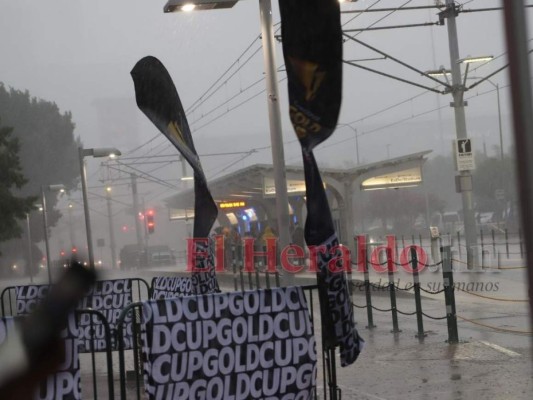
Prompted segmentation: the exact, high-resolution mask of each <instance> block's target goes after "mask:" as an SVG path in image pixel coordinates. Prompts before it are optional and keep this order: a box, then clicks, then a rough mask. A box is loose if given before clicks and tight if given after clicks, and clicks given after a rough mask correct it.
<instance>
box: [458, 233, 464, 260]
mask: <svg viewBox="0 0 533 400" xmlns="http://www.w3.org/2000/svg"><path fill="white" fill-rule="evenodd" d="M457 248H458V249H459V258H461V257H462V256H463V252H462V251H461V232H459V231H457Z"/></svg>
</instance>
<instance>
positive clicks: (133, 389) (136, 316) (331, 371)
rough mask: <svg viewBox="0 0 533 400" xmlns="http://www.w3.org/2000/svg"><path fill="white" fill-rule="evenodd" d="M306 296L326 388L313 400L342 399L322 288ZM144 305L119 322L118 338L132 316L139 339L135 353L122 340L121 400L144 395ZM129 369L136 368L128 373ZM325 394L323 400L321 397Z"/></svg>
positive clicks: (307, 289) (306, 288)
mask: <svg viewBox="0 0 533 400" xmlns="http://www.w3.org/2000/svg"><path fill="white" fill-rule="evenodd" d="M302 288H303V290H304V293H305V295H306V300H307V304H308V309H309V314H310V317H311V322H312V324H313V327H314V334H315V337H316V338H317V340H316V343H317V354H321V355H322V357H321V361H322V373H321V375H322V377H321V378H322V379H321V380H320V378H318V379H317V384H318V382H322V388H320V386H317V388H316V389H315V393H314V396H313V398H314V399H315V400H317V399H319V398H323V399H331V400H338V399H340V398H341V390H340V388H339V387H338V386H337V373H336V358H335V349H325V348H324V347H323V340H322V325H321V320H320V306H319V304H318V301H319V300H318V292H317V289H318V286H317V285H307V286H302ZM142 304H143V303H142V302H138V303H133V304H130V305H129V306H128V307H126V308H124V310H123V311H122V314H121V316H120V317H119V321H118V322H117V335H118V336H120V335H122V334H123V333H122V332H123V326H124V325H123V324H122V323H121V322H123V321H124V320H125V319H126V318H127V317H128V316H131V317H132V319H133V320H134V326H135V327H136V328H135V329H134V331H135V332H136V334H137V337H136V338H135V339H134V340H133V343H134V347H133V349H131V350H124V348H123V346H122V342H121V341H119V342H118V343H119V354H118V357H119V371H118V373H119V379H120V399H121V400H126V399H128V400H131V399H135V400H140V399H141V398H142V394H143V393H144V376H143V373H144V372H143V365H142V362H141V360H142V354H141V349H142V342H141V337H140V329H139V328H140V324H141V319H142ZM127 351H130V353H129V354H130V357H128V358H129V359H128V360H126V352H127ZM128 368H133V369H132V370H128ZM319 392H320V393H323V397H322V396H320V395H319Z"/></svg>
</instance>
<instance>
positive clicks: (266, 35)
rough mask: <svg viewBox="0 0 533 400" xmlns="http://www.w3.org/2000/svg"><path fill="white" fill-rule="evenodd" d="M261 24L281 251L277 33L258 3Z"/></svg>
mask: <svg viewBox="0 0 533 400" xmlns="http://www.w3.org/2000/svg"><path fill="white" fill-rule="evenodd" d="M259 14H260V20H261V38H262V43H263V59H264V64H265V77H266V86H267V103H268V115H269V122H270V141H271V146H272V165H273V169H274V184H275V187H276V217H277V220H278V221H277V222H278V239H279V245H280V247H281V248H282V249H284V248H285V247H286V246H288V245H289V244H290V236H289V198H288V195H287V179H286V175H285V156H284V152H283V135H282V130H281V111H280V106H279V92H278V78H277V72H276V63H275V52H274V51H275V47H274V32H273V29H272V3H271V1H270V0H259ZM293 282H294V277H293V276H292V275H291V274H285V275H284V277H283V283H284V285H286V286H290V285H291V284H292V283H293Z"/></svg>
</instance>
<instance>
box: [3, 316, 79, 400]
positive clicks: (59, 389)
mask: <svg viewBox="0 0 533 400" xmlns="http://www.w3.org/2000/svg"><path fill="white" fill-rule="evenodd" d="M21 318H24V317H21ZM15 323H17V322H16V321H15V318H13V317H2V318H0V345H2V343H4V342H5V341H6V340H8V338H9V335H10V334H14V333H15V332H14V329H15ZM77 334H78V333H77V327H76V322H75V318H74V315H72V316H71V318H69V323H68V326H67V328H66V329H64V330H63V332H62V333H61V336H62V337H63V338H64V343H65V358H64V361H63V363H62V364H61V365H60V366H59V367H58V370H57V372H56V373H54V374H51V375H48V376H47V377H46V379H45V380H44V381H42V382H41V384H40V385H39V388H38V389H37V390H36V391H35V393H34V396H33V399H34V400H55V399H63V400H80V399H81V380H80V362H79V355H78V345H77Z"/></svg>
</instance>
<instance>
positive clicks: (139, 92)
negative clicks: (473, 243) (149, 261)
mask: <svg viewBox="0 0 533 400" xmlns="http://www.w3.org/2000/svg"><path fill="white" fill-rule="evenodd" d="M131 76H132V78H133V83H134V85H135V99H136V101H137V105H138V106H139V109H140V110H141V111H142V112H143V113H144V114H145V115H146V116H147V117H148V118H149V119H150V121H152V122H153V123H154V125H155V126H156V127H157V128H158V129H159V130H160V131H161V133H163V135H165V136H166V137H167V139H168V140H170V142H171V143H172V144H173V145H174V146H175V147H176V148H177V149H178V151H179V152H180V153H181V154H182V155H183V157H184V158H185V159H186V160H187V162H188V163H189V164H190V165H191V167H192V168H193V170H194V228H193V235H194V237H195V238H207V237H208V236H209V231H210V230H211V228H212V227H213V224H214V222H215V220H216V218H217V214H218V209H217V206H216V203H215V201H214V200H213V197H212V196H211V192H210V191H209V188H208V187H207V180H206V177H205V174H204V171H203V169H202V164H201V162H200V157H199V156H198V153H197V152H196V149H195V147H194V141H193V139H192V134H191V129H190V127H189V123H188V121H187V116H186V115H185V110H184V109H183V105H182V104H181V100H180V97H179V95H178V91H177V90H176V86H175V85H174V82H173V81H172V78H171V77H170V74H169V73H168V71H167V69H166V68H165V66H164V65H163V63H162V62H161V61H159V60H158V59H157V58H155V57H152V56H148V57H143V58H142V59H140V60H139V61H138V62H137V64H135V67H133V69H132V71H131ZM195 245H196V247H197V249H196V250H198V251H200V252H201V250H202V249H201V248H200V247H201V246H200V245H199V244H198V243H196V242H195ZM197 254H198V253H197ZM204 254H205V256H199V257H197V261H198V262H197V263H196V265H191V266H190V267H192V268H194V269H193V272H192V278H193V280H192V284H193V287H196V286H197V285H198V286H197V287H196V289H195V290H196V292H197V293H216V292H220V290H219V287H218V282H217V280H216V274H215V270H214V265H213V259H212V258H209V257H210V255H209V256H207V254H208V253H204ZM208 258H209V259H208Z"/></svg>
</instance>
